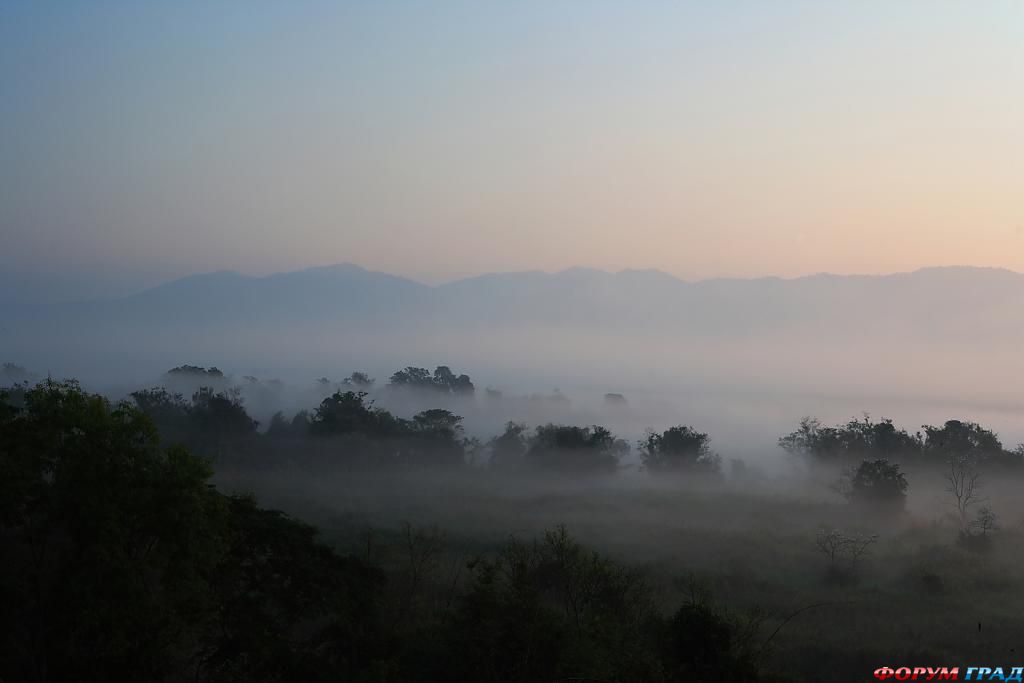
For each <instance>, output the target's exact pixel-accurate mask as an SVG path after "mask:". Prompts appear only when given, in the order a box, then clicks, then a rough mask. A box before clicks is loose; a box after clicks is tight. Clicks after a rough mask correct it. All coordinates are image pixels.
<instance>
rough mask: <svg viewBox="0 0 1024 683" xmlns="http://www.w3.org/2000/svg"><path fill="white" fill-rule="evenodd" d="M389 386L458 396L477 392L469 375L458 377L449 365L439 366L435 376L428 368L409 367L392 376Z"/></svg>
mask: <svg viewBox="0 0 1024 683" xmlns="http://www.w3.org/2000/svg"><path fill="white" fill-rule="evenodd" d="M388 384H389V386H392V387H398V388H403V389H425V390H427V391H437V392H440V393H443V394H453V395H456V396H460V395H461V396H472V395H473V393H474V392H475V391H476V387H474V386H473V382H472V381H471V380H470V379H469V375H464V374H463V375H456V374H455V373H454V372H452V370H451V368H449V367H448V366H447V365H439V366H437V368H435V369H434V372H433V374H431V373H430V371H429V370H427V369H426V368H415V367H412V366H409V367H407V368H405V369H404V370H399V371H398V372H396V373H395V374H393V375H391V379H390V380H389V381H388Z"/></svg>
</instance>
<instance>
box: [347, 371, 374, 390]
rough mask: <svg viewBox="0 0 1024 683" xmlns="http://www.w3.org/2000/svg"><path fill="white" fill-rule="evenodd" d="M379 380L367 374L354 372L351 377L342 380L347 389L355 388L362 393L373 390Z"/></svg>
mask: <svg viewBox="0 0 1024 683" xmlns="http://www.w3.org/2000/svg"><path fill="white" fill-rule="evenodd" d="M376 381H377V380H375V379H373V378H372V377H370V376H369V375H368V374H366V373H365V372H353V373H352V374H351V375H349V376H348V377H346V378H345V379H343V380H342V384H344V385H345V386H347V387H355V388H356V389H358V390H360V391H367V390H369V389H371V388H373V384H374V382H376Z"/></svg>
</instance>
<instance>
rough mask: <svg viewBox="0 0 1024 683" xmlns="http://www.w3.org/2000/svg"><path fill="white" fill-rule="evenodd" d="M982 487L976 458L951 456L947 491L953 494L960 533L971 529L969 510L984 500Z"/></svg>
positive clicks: (947, 473) (964, 533) (967, 532)
mask: <svg viewBox="0 0 1024 683" xmlns="http://www.w3.org/2000/svg"><path fill="white" fill-rule="evenodd" d="M980 488H981V480H980V473H979V472H978V464H977V462H976V461H975V460H974V458H972V457H970V456H967V455H959V456H953V457H952V458H950V460H949V470H948V471H947V472H946V491H947V492H949V493H951V494H952V495H953V499H954V502H955V504H956V511H957V515H958V518H959V522H960V533H961V534H963V535H967V534H969V533H970V531H971V524H970V521H969V519H968V516H967V514H968V511H969V510H970V508H971V507H972V506H974V505H977V504H978V503H981V502H984V499H983V498H981V496H980V494H979V489H980Z"/></svg>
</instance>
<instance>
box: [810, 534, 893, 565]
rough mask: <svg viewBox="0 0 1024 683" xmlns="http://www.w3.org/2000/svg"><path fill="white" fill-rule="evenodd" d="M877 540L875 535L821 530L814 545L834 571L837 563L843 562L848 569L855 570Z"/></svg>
mask: <svg viewBox="0 0 1024 683" xmlns="http://www.w3.org/2000/svg"><path fill="white" fill-rule="evenodd" d="M877 540H878V536H875V535H867V534H847V533H845V532H843V531H840V530H839V529H830V528H822V529H821V530H819V531H818V535H817V536H816V537H815V539H814V544H815V546H817V548H818V550H819V551H820V552H821V554H823V555H824V556H825V557H827V558H828V562H829V567H830V568H833V569H834V568H836V566H837V564H838V562H840V561H845V562H846V563H847V564H848V565H849V568H850V569H856V567H857V563H858V562H859V561H860V559H861V558H862V557H864V556H865V555H866V554H867V553H868V550H870V548H871V546H872V545H874V544H875V542H876V541H877Z"/></svg>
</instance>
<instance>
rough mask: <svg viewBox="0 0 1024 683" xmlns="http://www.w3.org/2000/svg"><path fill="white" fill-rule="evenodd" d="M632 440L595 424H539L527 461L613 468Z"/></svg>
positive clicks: (553, 466) (565, 468)
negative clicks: (617, 435) (618, 437)
mask: <svg viewBox="0 0 1024 683" xmlns="http://www.w3.org/2000/svg"><path fill="white" fill-rule="evenodd" d="M628 452H629V444H628V443H626V442H625V441H623V440H622V439H617V438H616V437H615V435H613V434H612V433H611V432H610V431H608V430H607V429H605V428H604V427H601V426H600V425H594V426H593V427H570V426H566V425H555V424H547V425H543V426H541V427H537V429H536V431H535V432H534V435H533V437H532V438H531V439H530V445H529V449H528V450H527V452H526V458H525V459H526V462H528V463H530V464H532V465H534V466H537V467H541V468H544V469H548V470H553V471H561V472H575V473H601V472H605V473H607V472H614V471H615V470H616V469H617V468H618V466H619V459H620V458H621V457H622V456H623V455H625V454H626V453H628Z"/></svg>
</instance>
